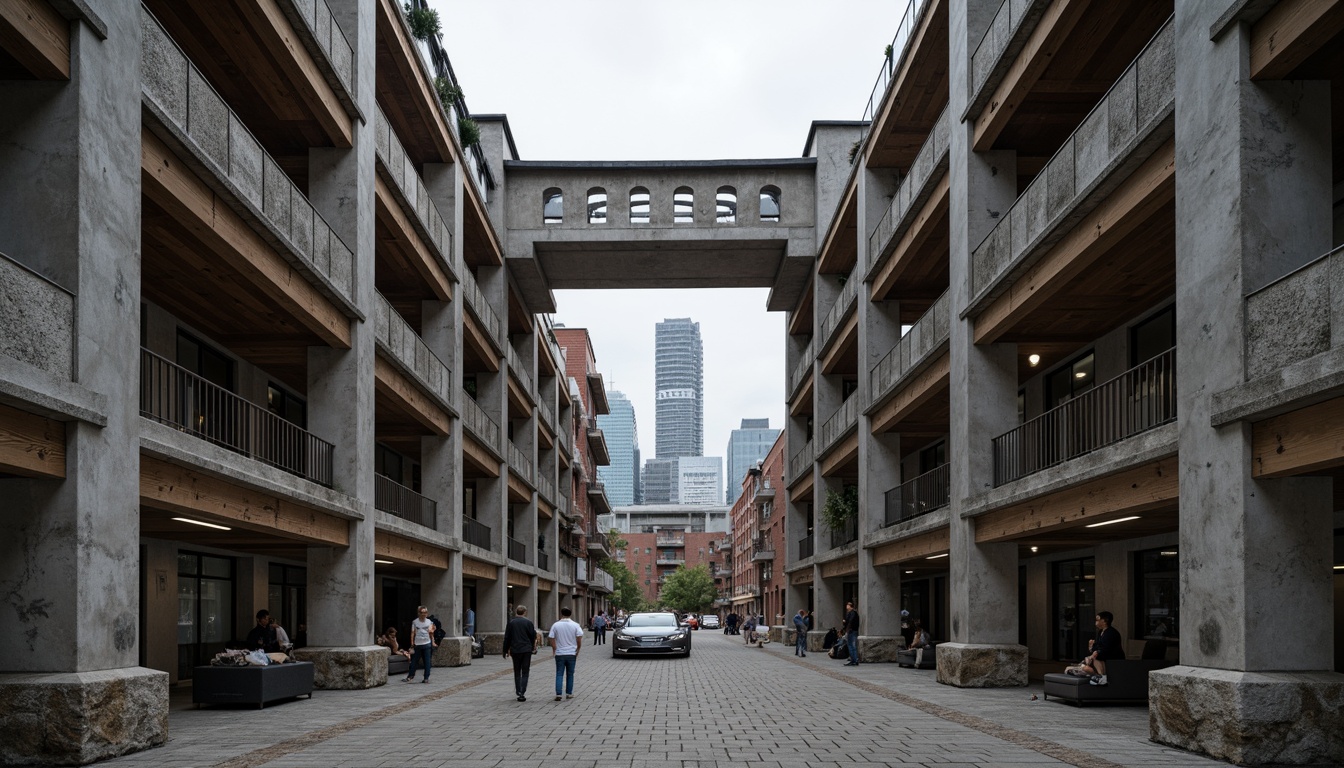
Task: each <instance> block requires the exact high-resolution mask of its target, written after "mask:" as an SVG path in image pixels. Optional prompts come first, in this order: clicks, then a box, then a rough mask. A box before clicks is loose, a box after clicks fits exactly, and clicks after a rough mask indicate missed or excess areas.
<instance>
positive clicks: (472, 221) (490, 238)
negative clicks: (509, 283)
mask: <svg viewBox="0 0 1344 768" xmlns="http://www.w3.org/2000/svg"><path fill="white" fill-rule="evenodd" d="M459 175H460V176H461V178H462V188H463V191H464V192H465V193H466V196H467V197H466V205H465V211H466V216H464V217H463V221H464V225H463V226H464V228H470V231H469V232H468V233H467V237H466V239H465V244H466V245H469V246H472V258H471V259H470V263H472V264H489V265H492V266H500V265H502V264H503V263H504V246H503V244H501V243H500V242H499V234H498V233H497V232H495V228H494V226H492V225H491V224H490V214H489V213H487V212H486V210H485V203H484V202H483V201H482V200H481V196H480V193H478V192H477V191H476V185H475V184H473V183H472V182H471V179H469V178H468V177H467V173H466V172H465V171H464V172H463V173H461V174H459ZM482 245H483V246H484V253H482V248H480V247H477V246H482ZM482 256H484V257H485V258H484V259H481V258H480V257H482Z"/></svg>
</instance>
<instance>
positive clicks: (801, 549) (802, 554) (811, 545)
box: [798, 536, 816, 560]
mask: <svg viewBox="0 0 1344 768" xmlns="http://www.w3.org/2000/svg"><path fill="white" fill-rule="evenodd" d="M815 549H816V542H815V540H814V539H813V538H812V537H811V536H804V537H803V538H801V539H799V540H798V559H799V560H806V559H807V558H809V557H811V556H812V555H813V554H815Z"/></svg>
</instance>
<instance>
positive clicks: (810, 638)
mask: <svg viewBox="0 0 1344 768" xmlns="http://www.w3.org/2000/svg"><path fill="white" fill-rule="evenodd" d="M824 642H826V632H825V631H821V632H818V631H816V630H813V631H811V632H808V633H807V650H809V651H816V652H818V653H821V652H823V651H825V650H826V649H825V648H822V647H821V645H822V643H824Z"/></svg>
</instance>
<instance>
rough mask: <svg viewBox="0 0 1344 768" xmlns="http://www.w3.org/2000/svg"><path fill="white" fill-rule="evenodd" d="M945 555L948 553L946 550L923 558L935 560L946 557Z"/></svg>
mask: <svg viewBox="0 0 1344 768" xmlns="http://www.w3.org/2000/svg"><path fill="white" fill-rule="evenodd" d="M947 555H948V553H947V552H944V553H943V554H941V555H930V556H929V557H926V558H924V559H925V560H937V559H938V558H940V557H947Z"/></svg>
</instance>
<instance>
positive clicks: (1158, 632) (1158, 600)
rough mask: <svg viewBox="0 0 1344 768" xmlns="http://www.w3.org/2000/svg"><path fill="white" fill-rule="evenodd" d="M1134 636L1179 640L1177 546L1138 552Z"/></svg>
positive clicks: (1178, 555)
mask: <svg viewBox="0 0 1344 768" xmlns="http://www.w3.org/2000/svg"><path fill="white" fill-rule="evenodd" d="M1135 559H1136V561H1137V562H1136V563H1135V568H1134V582H1135V584H1134V596H1135V600H1134V608H1135V610H1136V612H1137V613H1136V615H1135V616H1134V630H1133V637H1135V638H1138V639H1142V640H1179V639H1180V637H1181V632H1180V616H1181V579H1180V570H1179V566H1180V562H1181V561H1180V552H1179V551H1177V549H1176V547H1175V546H1171V547H1165V548H1163V549H1150V550H1148V551H1146V552H1137V553H1135Z"/></svg>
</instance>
